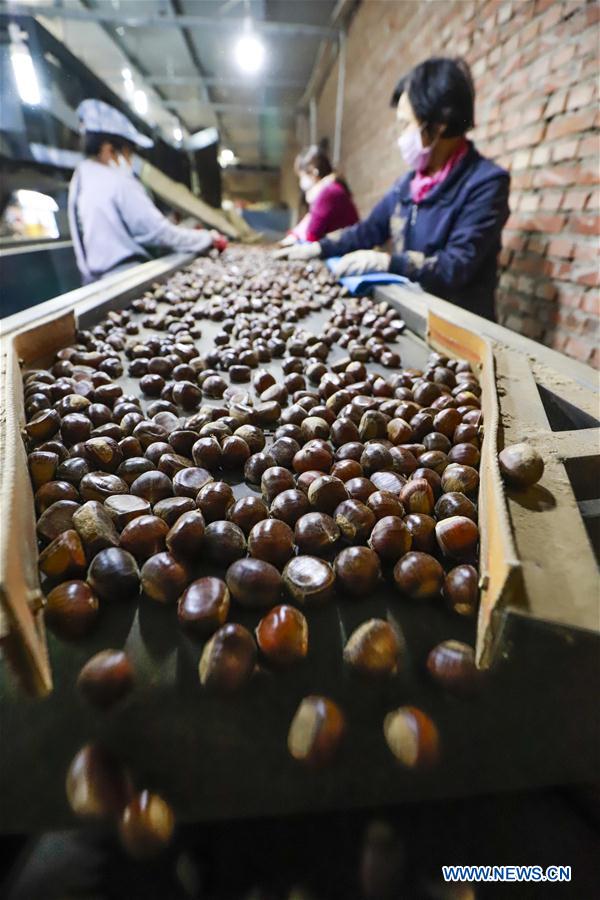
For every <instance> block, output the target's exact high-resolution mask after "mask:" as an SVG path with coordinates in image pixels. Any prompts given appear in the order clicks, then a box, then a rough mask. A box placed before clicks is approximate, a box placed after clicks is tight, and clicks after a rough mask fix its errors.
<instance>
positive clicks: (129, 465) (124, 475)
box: [117, 456, 155, 485]
mask: <svg viewBox="0 0 600 900" xmlns="http://www.w3.org/2000/svg"><path fill="white" fill-rule="evenodd" d="M154 468H155V466H154V463H152V462H150V460H149V459H146V457H145V456H131V457H129V458H128V459H124V460H123V462H122V463H121V465H120V466H119V468H118V469H117V475H118V476H119V478H120V479H121V480H122V481H124V482H125V484H128V485H131V484H133V482H134V481H135V479H136V478H137V477H138V475H141V474H142V473H143V472H151V471H152V470H153V469H154Z"/></svg>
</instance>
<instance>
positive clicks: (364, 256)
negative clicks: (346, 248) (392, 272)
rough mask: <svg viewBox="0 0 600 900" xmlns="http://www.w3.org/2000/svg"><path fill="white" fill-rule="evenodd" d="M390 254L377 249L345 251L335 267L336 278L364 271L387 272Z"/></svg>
mask: <svg viewBox="0 0 600 900" xmlns="http://www.w3.org/2000/svg"><path fill="white" fill-rule="evenodd" d="M390 260H391V257H390V254H389V253H380V252H379V250H355V251H354V253H346V255H345V256H342V258H341V259H340V261H339V263H338V264H337V266H336V267H335V269H334V271H333V274H334V275H335V277H336V278H341V277H342V276H343V275H364V274H365V273H366V272H387V271H388V270H389V268H390Z"/></svg>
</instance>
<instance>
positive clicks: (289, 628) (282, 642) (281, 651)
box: [255, 604, 308, 666]
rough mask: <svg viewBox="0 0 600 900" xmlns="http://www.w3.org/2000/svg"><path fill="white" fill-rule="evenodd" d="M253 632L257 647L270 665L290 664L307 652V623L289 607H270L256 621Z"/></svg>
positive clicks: (296, 611) (299, 613)
mask: <svg viewBox="0 0 600 900" xmlns="http://www.w3.org/2000/svg"><path fill="white" fill-rule="evenodd" d="M255 635H256V643H257V644H258V648H259V650H260V651H261V653H262V654H263V656H265V657H266V659H267V660H268V661H269V662H270V663H273V664H274V665H277V666H288V665H291V664H292V663H295V662H298V661H300V660H302V659H304V658H305V657H306V654H307V653H308V624H307V622H306V619H305V618H304V616H303V615H302V613H301V612H300V611H299V610H297V609H295V608H294V607H293V606H286V605H285V604H284V605H282V606H276V607H275V608H274V609H272V610H270V611H269V612H268V613H267V614H266V616H264V617H263V618H262V619H261V620H260V622H259V623H258V626H257V628H256V630H255Z"/></svg>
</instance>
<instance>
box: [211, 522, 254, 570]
mask: <svg viewBox="0 0 600 900" xmlns="http://www.w3.org/2000/svg"><path fill="white" fill-rule="evenodd" d="M204 550H205V552H206V555H207V556H208V558H209V559H210V560H212V562H214V563H216V564H217V565H219V566H228V565H230V564H231V563H232V562H234V561H235V560H236V559H240V558H241V557H242V556H245V554H246V538H245V536H244V532H243V531H242V529H241V528H240V527H239V526H238V525H235V524H234V523H233V522H226V521H222V520H217V521H216V522H211V523H210V524H209V525H207V526H206V530H205V532H204Z"/></svg>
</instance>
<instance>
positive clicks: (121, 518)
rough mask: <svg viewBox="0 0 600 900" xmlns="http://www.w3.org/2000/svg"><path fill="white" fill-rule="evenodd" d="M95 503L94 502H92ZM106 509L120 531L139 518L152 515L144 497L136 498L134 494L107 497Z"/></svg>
mask: <svg viewBox="0 0 600 900" xmlns="http://www.w3.org/2000/svg"><path fill="white" fill-rule="evenodd" d="M91 502H93V501H91ZM104 509H105V510H106V512H107V513H108V514H109V516H110V517H111V519H112V520H113V522H114V523H115V525H116V527H117V528H118V529H119V531H122V530H123V528H125V526H126V525H127V524H128V523H129V522H131V521H132V520H133V519H137V518H138V516H148V515H150V512H151V509H150V504H149V503H148V501H147V500H144V498H143V497H135V496H133V494H116V495H115V496H114V497H107V498H106V500H105V501H104Z"/></svg>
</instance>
